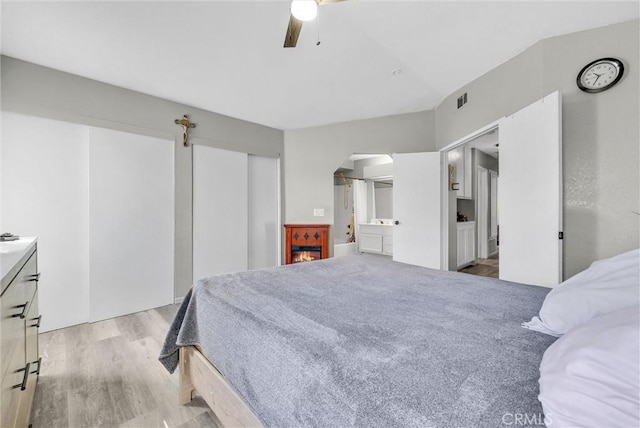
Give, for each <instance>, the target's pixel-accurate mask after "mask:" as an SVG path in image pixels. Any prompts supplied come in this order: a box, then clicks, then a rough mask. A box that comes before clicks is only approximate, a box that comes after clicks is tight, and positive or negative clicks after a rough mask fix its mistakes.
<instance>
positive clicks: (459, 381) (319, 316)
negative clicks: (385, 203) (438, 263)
mask: <svg viewBox="0 0 640 428" xmlns="http://www.w3.org/2000/svg"><path fill="white" fill-rule="evenodd" d="M548 291H549V289H547V288H542V287H536V286H530V285H524V284H517V283H511V282H505V281H500V280H496V279H492V278H482V277H476V276H472V275H466V274H460V273H456V272H443V271H438V270H432V269H426V268H422V267H417V266H412V265H407V264H402V263H398V262H394V261H392V260H390V259H389V258H387V257H384V256H376V255H371V254H362V255H353V256H347V257H341V258H331V259H326V260H321V261H315V262H310V263H300V264H294V265H288V266H283V267H277V268H269V269H262V270H258V271H249V272H240V273H233V274H224V275H218V276H213V277H210V278H207V279H204V280H201V281H199V282H197V283H196V284H195V285H194V286H193V287H192V289H191V290H190V291H189V293H188V295H187V296H186V297H185V299H184V301H183V302H182V304H181V306H180V308H179V310H178V312H177V314H176V317H175V319H174V322H173V324H172V326H171V328H170V331H169V333H168V335H167V339H166V342H165V345H164V347H163V350H162V353H161V357H160V360H161V362H162V363H163V364H164V366H165V367H166V368H167V369H168V370H169V371H171V372H173V371H174V370H176V369H177V368H178V367H179V368H180V376H181V387H180V389H181V392H180V394H181V400H182V401H183V402H188V401H189V400H190V399H191V396H192V393H193V391H194V390H197V391H198V392H199V393H200V394H201V395H202V396H203V398H204V399H205V400H206V401H207V402H208V404H209V405H210V406H211V407H212V409H213V410H214V412H215V413H216V415H217V416H218V417H219V419H220V420H221V421H222V423H223V424H224V425H229V426H260V425H263V426H273V427H301V426H321V427H347V426H368V427H369V426H403V427H404V426H421V427H444V426H452V427H453V426H456V427H462V426H464V427H469V426H501V425H505V424H510V423H511V424H512V423H513V422H514V421H515V420H516V419H515V418H520V419H518V420H519V421H520V422H526V423H525V424H524V425H541V424H542V420H543V414H542V408H541V405H540V402H539V401H538V399H537V396H538V393H539V388H538V378H539V366H540V361H541V359H542V355H543V353H544V351H545V350H546V349H547V348H548V347H549V345H551V344H552V343H553V342H554V341H555V338H554V337H552V336H549V335H547V334H542V333H539V332H536V331H532V330H527V329H524V328H522V327H521V323H522V322H524V321H527V320H529V319H531V318H532V317H533V316H535V315H536V314H537V313H538V310H539V309H540V306H541V304H542V302H543V300H544V298H545V296H546V294H547V293H548ZM523 415H526V418H524V419H523V418H522V416H523ZM521 425H522V424H521Z"/></svg>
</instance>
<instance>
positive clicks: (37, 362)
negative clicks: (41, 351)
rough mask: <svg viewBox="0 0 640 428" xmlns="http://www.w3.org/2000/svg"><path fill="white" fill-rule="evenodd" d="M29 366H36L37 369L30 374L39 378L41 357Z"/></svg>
mask: <svg viewBox="0 0 640 428" xmlns="http://www.w3.org/2000/svg"><path fill="white" fill-rule="evenodd" d="M31 364H37V365H38V368H37V369H36V370H34V371H32V372H31V374H33V373H35V374H37V375H38V376H40V367H41V366H42V357H40V358H38V361H34V362H32V363H31Z"/></svg>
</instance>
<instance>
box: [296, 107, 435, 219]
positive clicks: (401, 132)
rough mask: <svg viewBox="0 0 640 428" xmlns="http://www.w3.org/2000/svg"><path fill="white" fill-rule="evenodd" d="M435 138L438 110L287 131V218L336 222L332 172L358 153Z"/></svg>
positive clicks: (418, 145) (409, 148)
mask: <svg viewBox="0 0 640 428" xmlns="http://www.w3.org/2000/svg"><path fill="white" fill-rule="evenodd" d="M434 137H435V128H434V112H433V111H425V112H418V113H410V114H403V115H397V116H387V117H382V118H376V119H368V120H359V121H354V122H347V123H338V124H334V125H326V126H319V127H314V128H306V129H297V130H289V131H285V133H284V147H285V150H284V176H285V177H286V180H285V184H284V195H285V197H284V199H285V222H286V223H311V224H333V222H334V221H333V220H334V219H333V212H334V207H333V204H334V196H333V189H334V187H333V183H334V181H333V173H334V171H335V170H336V169H338V168H339V167H340V165H342V164H343V162H344V161H345V159H347V158H348V157H349V156H351V155H352V154H353V153H393V152H419V151H426V150H434V149H435V139H434ZM314 208H324V211H325V216H324V217H314V216H313V209H314Z"/></svg>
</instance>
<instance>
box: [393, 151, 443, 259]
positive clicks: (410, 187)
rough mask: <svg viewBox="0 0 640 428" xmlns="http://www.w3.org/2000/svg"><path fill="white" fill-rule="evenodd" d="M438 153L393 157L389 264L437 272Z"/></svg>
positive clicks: (439, 191) (405, 154)
mask: <svg viewBox="0 0 640 428" xmlns="http://www.w3.org/2000/svg"><path fill="white" fill-rule="evenodd" d="M441 189H442V186H441V171H440V152H426V153H402V154H399V153H396V154H394V155H393V217H394V220H395V222H396V223H395V226H394V228H393V260H395V261H398V262H403V263H409V264H412V265H418V266H425V267H429V268H433V269H440V268H441V258H442V257H441V254H442V253H441V248H440V245H441V228H440V224H441V219H440V216H441V212H440V198H441Z"/></svg>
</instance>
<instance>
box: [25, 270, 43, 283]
mask: <svg viewBox="0 0 640 428" xmlns="http://www.w3.org/2000/svg"><path fill="white" fill-rule="evenodd" d="M27 281H35V282H38V281H40V272H38V273H35V274H33V275H29V278H27Z"/></svg>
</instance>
